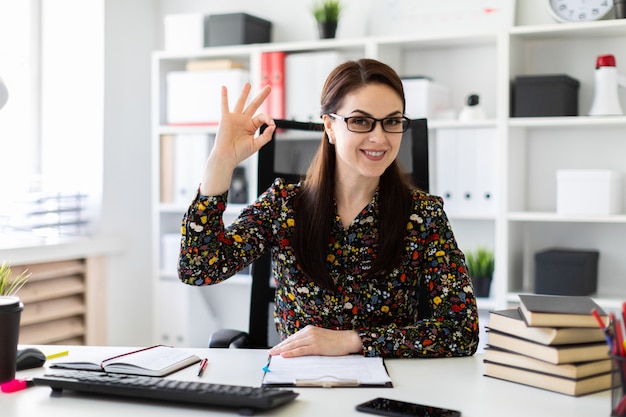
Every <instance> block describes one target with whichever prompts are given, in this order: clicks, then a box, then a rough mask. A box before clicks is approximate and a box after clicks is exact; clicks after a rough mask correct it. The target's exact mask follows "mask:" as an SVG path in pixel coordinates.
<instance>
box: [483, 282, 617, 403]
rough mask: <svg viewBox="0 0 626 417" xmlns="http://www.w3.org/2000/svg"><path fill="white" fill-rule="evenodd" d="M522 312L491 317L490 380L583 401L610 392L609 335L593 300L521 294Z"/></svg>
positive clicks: (516, 310)
mask: <svg viewBox="0 0 626 417" xmlns="http://www.w3.org/2000/svg"><path fill="white" fill-rule="evenodd" d="M519 298H520V307H519V308H512V309H507V310H498V311H492V312H490V316H489V324H488V325H487V328H488V345H487V349H486V354H485V360H484V362H485V375H486V376H490V377H494V378H498V379H503V380H507V381H512V382H517V383H520V384H524V385H529V386H533V387H537V388H542V389H546V390H550V391H554V392H559V393H562V394H567V395H572V396H579V395H585V394H590V393H593V392H598V391H603V390H607V389H609V388H610V387H611V360H610V359H609V346H608V345H607V341H606V335H605V334H604V332H603V330H602V329H601V328H600V326H599V323H598V321H597V319H596V318H594V316H593V315H592V314H591V311H592V310H593V309H596V310H597V311H598V312H599V313H600V317H601V319H602V320H604V322H606V318H607V315H606V313H604V311H603V310H602V309H601V308H600V307H599V306H598V305H597V304H596V303H595V302H594V301H593V300H592V299H591V298H589V297H581V296H563V295H558V296H552V295H537V294H520V296H519Z"/></svg>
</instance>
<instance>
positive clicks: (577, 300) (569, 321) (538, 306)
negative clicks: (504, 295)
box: [519, 294, 607, 328]
mask: <svg viewBox="0 0 626 417" xmlns="http://www.w3.org/2000/svg"><path fill="white" fill-rule="evenodd" d="M519 300H520V311H521V312H522V316H523V317H524V320H525V321H526V324H528V325H529V326H547V327H551V326H552V327H593V328H597V327H599V326H598V322H597V321H596V319H595V318H594V317H593V316H592V315H591V311H592V310H593V309H594V308H595V309H596V310H598V312H599V313H600V316H601V317H602V318H603V319H604V320H606V317H607V315H606V313H605V312H604V310H603V309H602V308H601V307H600V306H599V305H598V304H597V303H596V302H595V301H594V300H593V299H592V298H591V297H587V296H574V295H541V294H520V295H519Z"/></svg>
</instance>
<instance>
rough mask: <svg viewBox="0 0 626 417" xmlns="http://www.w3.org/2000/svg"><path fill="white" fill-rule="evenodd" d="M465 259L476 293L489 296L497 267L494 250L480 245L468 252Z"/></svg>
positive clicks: (479, 295) (477, 295) (478, 295)
mask: <svg viewBox="0 0 626 417" xmlns="http://www.w3.org/2000/svg"><path fill="white" fill-rule="evenodd" d="M465 261H466V263H467V268H468V271H469V275H470V277H471V279H472V284H473V285H474V294H475V295H476V297H489V289H490V287H491V280H492V278H493V271H494V267H495V259H494V255H493V252H492V251H490V250H489V249H486V248H482V247H479V248H477V249H476V250H474V251H468V252H466V253H465Z"/></svg>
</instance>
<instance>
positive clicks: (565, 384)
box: [485, 362, 611, 396]
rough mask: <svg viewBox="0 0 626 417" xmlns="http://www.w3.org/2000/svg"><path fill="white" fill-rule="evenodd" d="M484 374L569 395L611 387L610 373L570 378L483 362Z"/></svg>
mask: <svg viewBox="0 0 626 417" xmlns="http://www.w3.org/2000/svg"><path fill="white" fill-rule="evenodd" d="M485 375H486V376H489V377H492V378H497V379H502V380H505V381H510V382H517V383H519V384H522V385H528V386H532V387H536V388H541V389H545V390H548V391H554V392H558V393H561V394H567V395H571V396H580V395H586V394H591V393H593V392H598V391H604V390H607V389H610V388H611V373H604V374H598V375H592V376H589V377H585V378H578V379H572V378H563V377H558V376H556V375H549V374H546V373H541V372H534V371H530V370H527V369H523V368H515V367H513V366H507V365H501V364H499V363H493V362H485Z"/></svg>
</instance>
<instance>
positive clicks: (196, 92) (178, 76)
mask: <svg viewBox="0 0 626 417" xmlns="http://www.w3.org/2000/svg"><path fill="white" fill-rule="evenodd" d="M249 79H250V75H249V73H248V71H246V70H240V69H232V70H215V71H172V72H169V73H168V74H167V80H166V82H167V87H166V88H167V106H166V118H167V123H168V124H170V125H178V126H185V125H188V126H193V125H215V124H217V123H218V122H219V120H220V108H221V97H222V96H221V88H222V85H224V86H226V88H228V100H229V103H231V104H232V103H236V102H237V99H238V97H239V94H241V90H242V88H243V86H244V84H245V83H246V82H248V81H249Z"/></svg>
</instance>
